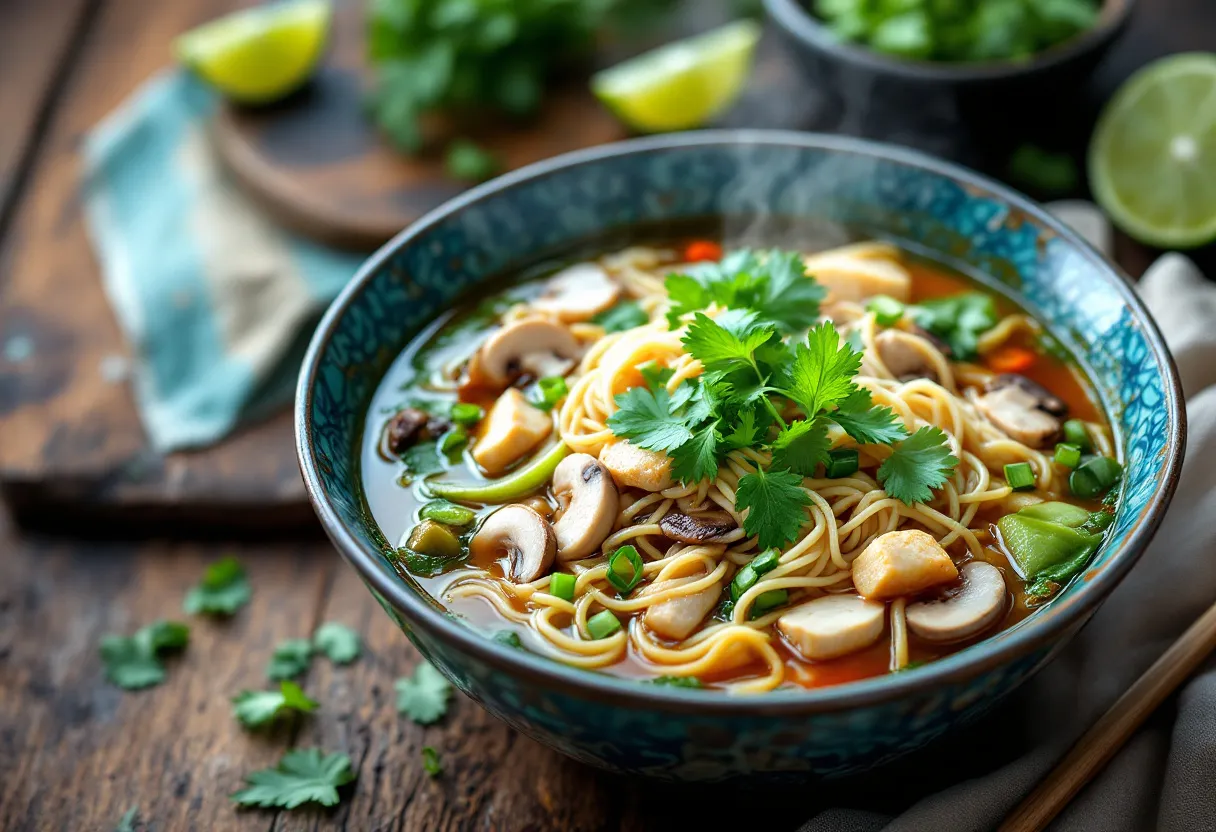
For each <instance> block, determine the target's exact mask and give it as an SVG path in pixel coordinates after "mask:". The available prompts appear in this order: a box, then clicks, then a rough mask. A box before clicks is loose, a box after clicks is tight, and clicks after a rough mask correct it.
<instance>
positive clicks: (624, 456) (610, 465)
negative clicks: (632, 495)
mask: <svg viewBox="0 0 1216 832" xmlns="http://www.w3.org/2000/svg"><path fill="white" fill-rule="evenodd" d="M600 462H602V463H604V467H606V468H607V469H608V470H609V471H610V472H611V473H612V478H613V479H614V480H616V484H617V485H618V486H620V487H621V488H640V489H642V490H643V491H662V490H663V489H665V488H671V483H672V478H671V457H669V456H667V454H661V453H659V452H658V451H648V450H646V449H645V448H639V447H638V446H637V445H634V444H632V443H630V442H613V443H612V444H611V445H605V446H604V448H603V450H601V451H600Z"/></svg>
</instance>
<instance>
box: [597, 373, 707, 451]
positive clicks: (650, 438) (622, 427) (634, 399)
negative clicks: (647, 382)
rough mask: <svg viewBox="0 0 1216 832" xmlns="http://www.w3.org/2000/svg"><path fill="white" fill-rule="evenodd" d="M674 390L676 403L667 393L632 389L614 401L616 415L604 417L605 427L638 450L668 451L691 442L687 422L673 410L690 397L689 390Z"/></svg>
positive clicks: (681, 388)
mask: <svg viewBox="0 0 1216 832" xmlns="http://www.w3.org/2000/svg"><path fill="white" fill-rule="evenodd" d="M685 387H686V385H681V386H680V387H679V388H677V389H676V399H675V400H674V401H673V400H672V398H671V397H670V396H669V395H668V394H667V389H666V388H664V387H657V388H655V389H654V390H649V389H647V388H645V387H634V388H632V389H630V390H626V391H625V392H624V393H621V394H620V395H618V396H617V397H616V405H617V411H616V413H613V414H612V415H611V416H609V417H608V427H609V428H611V429H612V432H613V433H614V434H616V435H617V436H619V437H621V438H623V439H628V440H630V441H631V442H633V444H635V445H637V446H638V447H639V448H646V449H647V450H651V451H670V450H673V449H675V448H678V447H680V446H681V445H683V444H684V443H685V442H687V441H688V440H689V439H691V438H692V430H691V429H690V428H689V425H688V420H687V419H685V417H684V416H682V415H680V414H678V413H677V412H676V410H677V409H678V407H679V406H680V404H681V403H685V402H687V401H688V398H689V397H690V396H691V395H692V390H691V386H688V389H687V390H685Z"/></svg>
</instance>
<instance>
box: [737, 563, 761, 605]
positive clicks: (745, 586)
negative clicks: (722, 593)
mask: <svg viewBox="0 0 1216 832" xmlns="http://www.w3.org/2000/svg"><path fill="white" fill-rule="evenodd" d="M758 580H760V576H759V575H757V574H756V567H755V566H753V565H752V564H750V563H749V564H747V565H746V566H744V567H743V568H742V569H740V570H739V571H738V572H736V573H735V579H734V580H733V581H731V582H730V600H732V601H738V600H739V598H740V596H742V595H743V593H745V592H747V591H748V590H749V589H751V588H752V587H753V586H755V585H756V581H758Z"/></svg>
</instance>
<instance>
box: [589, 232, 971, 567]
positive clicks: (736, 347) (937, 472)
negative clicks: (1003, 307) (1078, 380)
mask: <svg viewBox="0 0 1216 832" xmlns="http://www.w3.org/2000/svg"><path fill="white" fill-rule="evenodd" d="M666 286H667V291H668V297H669V301H670V303H669V311H668V323H669V325H670V326H672V327H673V328H678V327H683V328H684V333H683V335H682V337H681V341H682V343H683V345H684V348H685V350H686V351H687V352H688V354H689V355H691V356H692V357H693V358H696V359H697V360H698V361H700V362H701V365H702V367H703V373H702V375H701V377H700V378H699V379H691V380H686V381H683V382H681V383H680V384H679V385H678V386H676V387H675V388H674V389H668V385H669V378H670V375H669V374H666V375H665V374H663V373H661V372H660V371H658V370H657V369H655V368H653V367H651V368H644V369H643V374H642V375H643V378H644V379H645V381H646V384H645V386H642V387H635V388H632V389H630V390H627V391H625V392H624V393H621V394H620V395H618V396H617V397H616V399H615V401H616V405H617V410H616V412H615V413H613V414H612V415H611V416H610V417H609V419H608V427H609V428H610V429H611V430H612V432H613V433H614V434H616V435H617V436H619V437H621V438H624V439H628V440H629V441H630V442H632V443H633V444H635V445H637V446H639V447H641V448H645V449H647V450H651V451H658V452H661V453H665V454H667V455H668V456H669V457H671V460H672V475H673V476H674V477H675V478H676V479H678V480H680V481H681V482H684V483H692V482H697V481H700V480H703V479H707V478H710V477H713V476H714V475H715V474H716V472H717V470H718V467H719V466H720V465H721V463H722V461H723V460H724V459H725V457H726V455H727V454H728V453H730V452H731V451H733V450H738V449H742V448H753V449H757V450H762V451H768V452H769V453H770V455H771V462H770V463H769V465H768V466H767V467H760V468H758V469H757V470H756V471H755V472H753V473H748V474H746V475H744V476H743V477H741V478H740V480H739V484H738V488H737V491H736V497H735V505H736V508H738V509H740V510H744V509H746V510H747V512H748V513H747V516H746V518H745V520H744V531H745V532H747V534H748V535H751V536H755V537H758V538H759V543H760V545H761V546H762V547H765V548H768V547H771V546H781V545H784V544H786V543H788V542H790V541H792V540H795V539H796V538H797V536H798V533H799V531H800V530H801V528H802V525H803V524H804V523H805V522H806V519H807V514H806V507H807V506H808V505H809V504H810V497H809V496H808V494H807V492H806V490H805V488H804V487H803V484H802V480H803V478H804V477H814V476H816V474H817V472H818V469H819V466H821V465H824V464H826V463H827V461H828V452H829V451H830V450H832V447H833V444H834V443H835V440H834V439H833V429H834V428H835V429H838V430H839V431H842V432H843V433H844V434H847V435H848V436H849V437H850V438H851V439H852V440H853V441H855V442H857V443H858V444H862V445H889V446H893V449H892V452H891V454H890V455H889V456H888V457H887V458H886V460H885V461H884V462H883V464H882V465H881V466H880V467H879V469H878V471H877V478H878V480H879V482H880V483H882V485H883V488H884V489H885V490H886V492H887V494H888V495H890V496H891V497H893V498H895V499H897V500H901V501H902V502H905V503H909V504H911V503H920V502H926V501H928V500H930V499H932V489H933V488H937V487H940V486H941V485H942V484H943V483H944V482H945V481H946V480H947V479H948V478H949V477H950V476H951V474H952V473H953V471H954V468H955V466H956V465H957V464H958V460H957V459H956V458H955V457H954V456H953V454H952V453H951V450H950V446H949V443H948V441H947V437H946V435H945V434H944V433H942V432H941V431H940V430H938V429H937V428H930V427H924V428H921V429H920V430H918V431H916V432H915V433H914V434H912V435H911V436H909V432H908V429H907V427H906V426H905V424H904V422H903V420H902V419H901V418H900V417H899V416H898V415H897V414H896V413H895V412H894V411H893V410H891V409H890V408H888V407H884V406H880V405H875V404H874V401H873V396H872V394H871V392H870V391H869V390H867V389H866V388H864V387H859V386H858V385H857V383H856V381H855V379H856V376H857V374H858V372H859V371H860V369H861V360H862V354H861V350H860V349H859V348H858V347H856V346H854V345H853V344H852V343H850V342H849V341H846V340H842V339H841V337H840V334H839V333H838V332H837V331H836V328H835V326H834V325H833V324H832V323H831V322H830V321H824V322H818V319H819V302H820V300H822V298H823V297H824V294H825V292H824V290H823V288H822V287H821V286H820V285H819V284H818V283H817V282H816V281H815V280H814V279H813V278H812V277H811V276H809V275H807V274H806V272H805V268H804V266H803V260H802V258H801V256H800V255H798V254H797V253H796V252H781V251H771V252H767V253H763V254H759V253H756V252H752V251H746V250H745V251H739V252H733V253H731V254H729V255H727V256H726V257H725V258H723V260H722V262H721V263H714V264H702V265H700V266H698V267H696V268H694V269H693V270H692V271H691V273H689V274H683V275H671V276H669V277H668V278H667V281H666ZM956 306H957V307H959V308H960V309H961V310H962V311H963V312H964V314H963V315H962V316H961V317H962V319H963V320H962V321H961V322H960V321H959V317H960V316H959V315H953V316H950V319H949V323H950V326H951V332H950V334H951V335H953V336H955V338H956V340H963V341H965V340H966V339H967V338H968V336H970V335H971V334H972V332H973V331H974V330H975V329H977V328H978V327H979V326H980V325H982V324H983V323H984V322H985V321H986V320H987V318H988V315H987V314H986V312H987V309H985V308H983V307H982V305H981V304H978V303H976V302H975V301H973V300H970V299H969V300H966V301H963V302H960V303H959V304H957V305H956ZM710 307H718V308H719V311H718V312H711V313H710V314H706V312H707V310H709V309H710ZM711 315H713V317H711ZM944 319H945V316H943V321H944ZM836 435H837V436H839V434H836Z"/></svg>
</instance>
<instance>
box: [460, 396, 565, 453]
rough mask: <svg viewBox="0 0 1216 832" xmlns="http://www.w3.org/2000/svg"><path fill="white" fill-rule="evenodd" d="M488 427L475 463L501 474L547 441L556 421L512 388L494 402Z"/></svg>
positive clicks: (487, 423)
mask: <svg viewBox="0 0 1216 832" xmlns="http://www.w3.org/2000/svg"><path fill="white" fill-rule="evenodd" d="M485 425H486V427H485V433H483V434H482V435H481V438H480V439H478V440H477V443H476V444H475V445H474V446H473V451H472V453H473V459H475V460H477V464H478V465H480V466H481V467H482V468H485V469H486V471H488V472H489V473H491V474H499V473H502V472H503V471H505V470H506V469H507V467H508V466H509V465H510V464H511V463H512V462H515V461H516V460H518V459H522V458H523V457H524V455H525V454H527V453H528V452H529V451H531V450H532V449H533V448H535V447H536V446H537V445H539V444H540V443H541V442H543V441H544V439H545V437H546V436H548V435H549V433H550V432H552V430H553V417H552V416H550V415H549V414H548V413H545V412H544V411H543V410H540V409H539V408H536V407H533V406H532V405H531V404H530V403H529V402H528V400H527V399H525V398H524V394H523V393H521V392H519V391H518V390H516V389H515V388H514V387H512V388H511V389H509V390H507V391H506V392H505V393H503V394H502V395H501V396H499V397H498V401H496V402H494V406H493V407H492V408H490V413H489V415H488V416H487V417H486V422H485Z"/></svg>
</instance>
